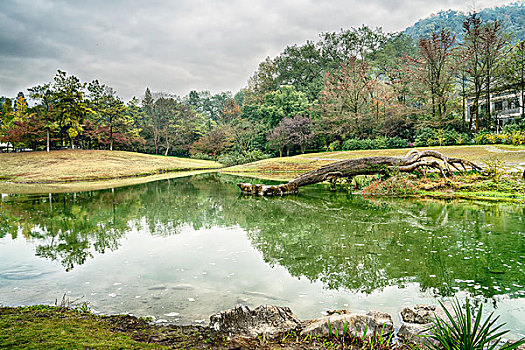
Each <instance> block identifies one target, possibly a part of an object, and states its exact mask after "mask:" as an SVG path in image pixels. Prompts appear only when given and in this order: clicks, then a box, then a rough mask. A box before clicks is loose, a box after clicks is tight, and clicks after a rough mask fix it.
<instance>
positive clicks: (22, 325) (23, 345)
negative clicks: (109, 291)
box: [0, 305, 165, 349]
mask: <svg viewBox="0 0 525 350" xmlns="http://www.w3.org/2000/svg"><path fill="white" fill-rule="evenodd" d="M110 328H111V326H110V324H108V323H107V322H105V321H104V320H103V318H100V317H95V316H93V315H90V314H83V313H80V312H77V311H75V310H68V309H60V308H54V307H47V306H41V305H40V306H34V307H25V308H0V348H3V349H161V348H165V347H162V346H160V345H158V344H146V343H139V342H137V341H134V340H132V339H131V338H130V337H129V335H127V334H125V333H120V332H112V331H110Z"/></svg>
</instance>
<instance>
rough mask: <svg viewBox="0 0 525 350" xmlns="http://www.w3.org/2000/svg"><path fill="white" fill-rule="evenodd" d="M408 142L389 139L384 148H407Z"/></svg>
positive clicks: (399, 139) (399, 138)
mask: <svg viewBox="0 0 525 350" xmlns="http://www.w3.org/2000/svg"><path fill="white" fill-rule="evenodd" d="M408 147H410V141H408V140H405V139H402V138H401V137H397V136H396V137H389V138H387V140H386V148H408Z"/></svg>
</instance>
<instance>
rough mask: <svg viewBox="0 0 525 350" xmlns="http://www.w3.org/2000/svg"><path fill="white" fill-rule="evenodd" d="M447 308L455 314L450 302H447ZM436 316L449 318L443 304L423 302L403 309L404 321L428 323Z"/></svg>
mask: <svg viewBox="0 0 525 350" xmlns="http://www.w3.org/2000/svg"><path fill="white" fill-rule="evenodd" d="M445 308H446V309H447V311H448V312H449V313H450V314H451V315H454V310H453V309H452V306H451V305H450V303H445ZM435 317H439V318H441V319H442V320H445V321H446V320H448V317H447V315H446V313H445V311H444V310H443V308H442V307H441V306H436V305H426V304H423V305H416V306H413V307H406V308H404V309H403V310H401V318H402V319H403V321H404V322H408V323H416V324H427V323H431V322H432V321H433V320H434V318H435Z"/></svg>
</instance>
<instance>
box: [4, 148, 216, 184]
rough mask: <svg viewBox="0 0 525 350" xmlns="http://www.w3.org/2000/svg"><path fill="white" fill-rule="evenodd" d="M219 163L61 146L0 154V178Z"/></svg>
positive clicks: (38, 179) (63, 178) (97, 176)
mask: <svg viewBox="0 0 525 350" xmlns="http://www.w3.org/2000/svg"><path fill="white" fill-rule="evenodd" d="M218 167H220V164H219V163H217V162H212V161H207V160H197V159H188V158H177V157H165V156H156V155H150V154H142V153H135V152H122V151H94V150H93V151H85V150H64V151H52V152H49V153H47V152H23V153H2V154H0V179H3V180H8V181H10V182H14V183H60V182H62V183H63V182H73V181H93V180H107V179H118V178H125V177H133V176H145V175H153V174H159V173H164V172H173V171H184V170H186V171H188V170H198V169H210V168H218Z"/></svg>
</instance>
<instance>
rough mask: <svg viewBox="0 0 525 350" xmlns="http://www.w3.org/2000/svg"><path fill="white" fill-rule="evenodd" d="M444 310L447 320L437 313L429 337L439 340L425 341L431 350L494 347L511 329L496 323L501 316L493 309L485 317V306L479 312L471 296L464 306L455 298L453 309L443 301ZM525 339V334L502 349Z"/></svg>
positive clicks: (511, 346) (482, 349)
mask: <svg viewBox="0 0 525 350" xmlns="http://www.w3.org/2000/svg"><path fill="white" fill-rule="evenodd" d="M440 305H441V307H442V308H443V310H444V311H445V314H446V318H447V319H446V320H442V319H440V318H438V317H436V318H435V319H434V320H433V323H432V327H431V330H430V331H431V334H430V335H428V336H427V338H429V339H432V340H434V341H436V342H437V345H436V344H434V343H433V342H431V341H427V342H426V343H427V344H426V345H427V346H428V347H429V348H430V349H431V350H443V349H445V350H493V349H495V348H496V346H497V345H498V342H499V340H500V339H501V337H502V336H503V335H504V334H507V333H508V332H509V331H508V330H501V329H502V327H503V326H504V325H505V324H504V323H503V324H501V325H496V322H497V321H498V319H499V316H497V317H495V318H494V317H493V316H494V313H493V312H492V313H491V314H490V315H489V316H488V317H487V318H486V319H485V320H483V306H482V305H481V306H480V307H479V309H478V311H477V312H475V311H473V310H472V308H471V305H470V302H469V300H468V299H467V300H466V305H465V307H464V308H462V307H461V304H460V302H459V300H457V299H455V301H454V302H453V303H452V308H453V313H454V315H452V313H451V312H450V311H449V310H448V309H447V308H446V307H445V306H444V305H443V303H442V302H440ZM524 343H525V338H524V339H521V340H520V341H517V342H514V343H507V344H505V345H504V346H502V347H501V348H500V349H501V350H512V349H516V348H517V347H518V346H520V345H521V344H524Z"/></svg>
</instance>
